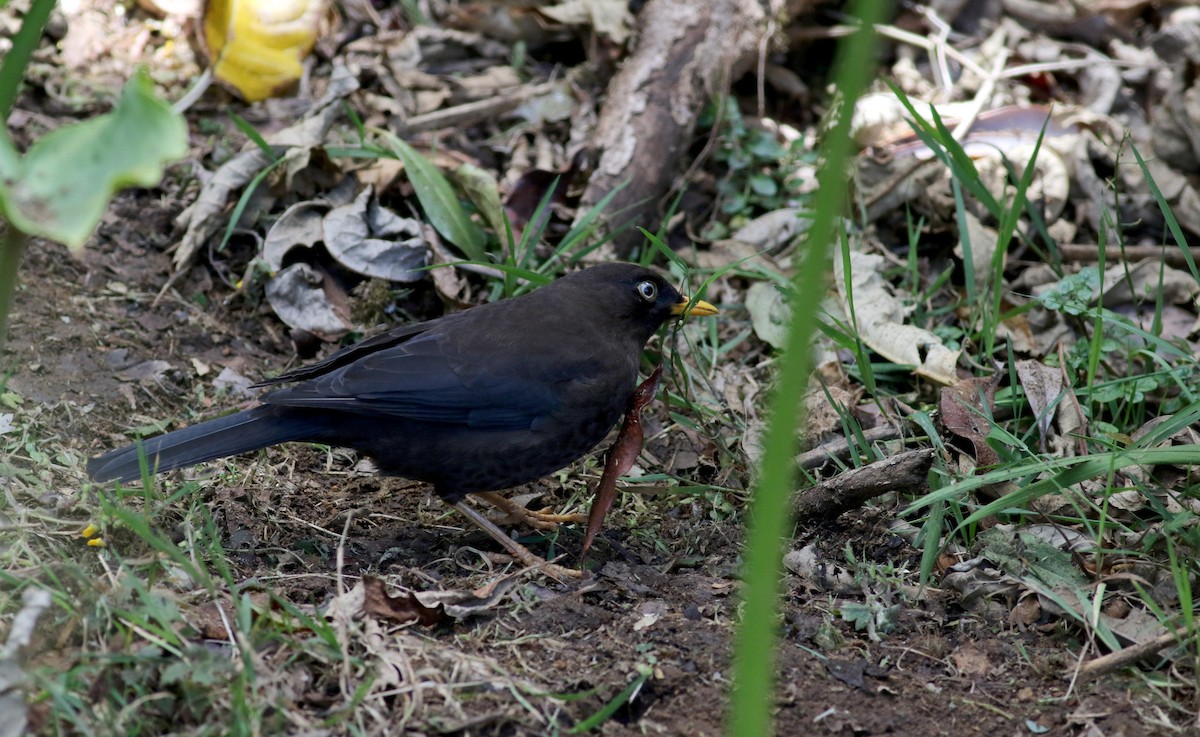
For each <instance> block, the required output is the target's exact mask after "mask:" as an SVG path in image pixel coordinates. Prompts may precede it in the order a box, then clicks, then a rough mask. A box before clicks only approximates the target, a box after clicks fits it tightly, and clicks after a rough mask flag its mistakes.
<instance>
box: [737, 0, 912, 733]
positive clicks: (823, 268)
mask: <svg viewBox="0 0 1200 737" xmlns="http://www.w3.org/2000/svg"><path fill="white" fill-rule="evenodd" d="M889 7H890V3H886V2H872V1H871V0H857V2H855V3H854V4H853V7H852V8H851V13H852V14H853V15H854V17H857V18H858V19H859V22H860V25H859V28H858V30H857V31H855V32H854V33H853V34H852V35H850V36H848V37H846V38H844V39H843V40H842V42H841V43H840V44H839V45H838V51H837V57H836V59H835V61H834V65H833V74H834V86H835V87H836V89H837V90H838V92H839V93H840V95H841V98H840V99H838V100H837V103H836V104H837V111H836V114H835V115H834V116H833V120H834V121H836V122H835V123H834V125H833V127H832V129H831V130H830V131H829V132H828V133H827V134H826V136H825V140H824V142H823V143H822V146H821V153H822V159H823V165H822V168H821V171H820V173H819V175H818V182H819V184H820V186H819V188H818V191H817V198H816V201H815V204H814V209H815V213H814V216H813V221H812V227H811V228H810V229H809V231H808V237H807V239H806V241H805V244H804V248H803V260H802V261H801V262H800V267H799V268H798V270H797V273H796V277H795V280H794V283H793V286H794V294H795V296H794V297H793V299H792V325H791V328H790V329H789V331H788V342H787V346H786V348H785V350H784V353H783V355H782V356H781V357H780V359H779V375H778V378H777V380H776V384H775V388H774V391H773V396H772V398H771V405H770V425H769V427H768V430H767V433H766V436H765V438H764V452H763V460H762V471H761V473H760V474H759V482H758V486H757V487H756V489H755V491H754V497H753V499H754V501H753V506H752V509H751V513H750V522H749V529H748V531H747V533H746V553H745V569H744V573H743V584H742V611H741V617H742V619H741V623H740V624H739V626H738V631H737V638H736V641H735V646H734V663H733V697H732V701H731V705H730V715H729V724H728V725H727V727H726V732H727V734H729V735H732V736H735V737H767V735H770V734H772V732H773V729H772V719H771V712H772V711H773V708H774V700H775V669H776V663H775V656H776V651H777V649H778V646H779V642H778V640H779V637H778V628H779V622H778V621H777V620H776V613H777V612H778V608H779V601H778V600H779V579H780V570H781V568H782V558H783V556H782V547H783V542H784V539H785V536H786V535H787V531H788V525H789V524H790V515H789V514H788V502H789V498H790V496H791V494H792V491H793V489H794V487H795V481H796V464H795V460H794V459H795V454H796V450H797V443H796V426H797V423H798V420H799V416H798V411H797V409H798V407H799V406H800V404H801V402H800V399H801V397H803V395H804V389H805V386H806V385H807V384H808V374H809V371H810V370H811V368H812V357H811V355H810V350H809V347H810V341H811V340H812V336H813V333H814V331H815V329H816V315H817V309H818V307H819V306H820V303H821V299H822V298H823V297H824V296H825V292H826V289H827V286H828V273H829V246H830V245H831V244H832V243H834V241H835V238H836V237H837V236H836V234H837V233H839V231H840V230H841V229H844V227H845V226H844V225H843V224H842V223H843V212H844V208H845V202H846V193H847V189H848V188H847V186H846V163H847V161H848V159H849V157H850V153H851V150H850V118H851V114H852V113H853V111H854V104H855V102H856V101H857V100H858V96H859V94H860V93H861V91H862V89H863V87H864V86H865V85H866V82H867V78H868V76H869V75H870V74H872V73H873V72H874V69H875V65H874V63H873V59H874V54H873V51H874V28H873V26H874V24H875V23H877V22H880V21H881V20H882V19H883V17H884V14H885V13H886V12H887V10H888V9H889Z"/></svg>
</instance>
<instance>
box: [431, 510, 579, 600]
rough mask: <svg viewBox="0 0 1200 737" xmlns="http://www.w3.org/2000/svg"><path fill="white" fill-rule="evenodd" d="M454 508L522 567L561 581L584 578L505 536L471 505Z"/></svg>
mask: <svg viewBox="0 0 1200 737" xmlns="http://www.w3.org/2000/svg"><path fill="white" fill-rule="evenodd" d="M477 496H478V495H477ZM454 508H455V509H457V510H458V511H459V512H460V513H461V514H462V515H463V516H464V517H466V518H467V519H469V520H471V522H473V523H474V524H475V526H476V527H478V528H479V529H481V530H483V531H484V532H486V533H487V534H488V536H490V537H491V538H492V539H493V540H495V541H496V542H498V543H500V545H501V546H502V547H503V548H504V550H505V552H507V553H508V554H509V555H511V556H512V557H513V558H514V559H515V560H516V561H517V562H519V563H520V564H521V565H525V566H530V567H533V568H540V569H542V570H543V571H545V572H546V574H547V575H549V576H551V577H553V578H557V579H560V580H561V579H564V578H583V571H580V570H577V569H574V568H565V567H563V566H560V565H558V564H556V563H551V562H549V561H547V560H546V559H544V558H542V557H541V556H538V555H536V554H534V553H533V551H531V550H530V549H529V548H527V547H525V546H524V545H522V544H521V543H519V542H517V541H516V540H513V539H512V538H511V537H509V536H508V535H505V534H504V530H501V529H500V528H499V527H497V526H496V525H495V523H494V522H492V521H491V520H490V519H488V518H487V517H485V516H483V515H482V514H480V513H479V510H477V509H475V508H474V507H472V506H471V505H470V504H467V503H466V502H465V501H462V500H461V499H460V500H459V501H457V502H454Z"/></svg>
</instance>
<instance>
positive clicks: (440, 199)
mask: <svg viewBox="0 0 1200 737" xmlns="http://www.w3.org/2000/svg"><path fill="white" fill-rule="evenodd" d="M380 133H381V134H382V136H383V139H384V141H385V142H387V145H388V146H389V147H390V148H391V149H392V152H393V153H395V154H396V156H397V157H398V158H399V159H400V160H401V161H403V162H404V170H405V173H407V174H408V179H409V181H411V182H412V185H413V189H414V190H416V192H417V199H418V200H419V201H420V202H421V207H422V209H424V210H425V217H427V218H429V223H430V224H431V225H433V227H434V228H436V229H437V232H439V233H441V234H442V236H443V237H445V239H446V240H448V241H450V242H451V243H453V244H454V245H456V246H458V247H459V248H461V249H462V252H463V253H464V254H466V256H467V258H469V259H471V260H472V261H486V260H487V256H486V254H485V253H484V246H485V244H486V243H487V237H486V236H485V235H484V232H483V229H482V228H480V227H479V225H478V224H477V223H476V222H475V221H474V220H472V219H471V217H470V216H469V215H467V211H466V210H464V209H463V206H462V204H460V203H459V201H458V197H456V196H455V194H454V190H453V188H451V186H450V180H449V179H447V178H446V175H445V174H442V172H441V170H440V169H438V168H437V167H436V166H434V165H433V164H432V163H430V161H429V159H427V158H425V157H424V156H422V155H421V154H419V153H417V150H416V149H414V148H413V147H412V146H410V145H408V144H407V143H405V142H404V141H401V140H400V139H399V138H396V137H395V136H394V135H392V134H391V133H388V132H387V131H380Z"/></svg>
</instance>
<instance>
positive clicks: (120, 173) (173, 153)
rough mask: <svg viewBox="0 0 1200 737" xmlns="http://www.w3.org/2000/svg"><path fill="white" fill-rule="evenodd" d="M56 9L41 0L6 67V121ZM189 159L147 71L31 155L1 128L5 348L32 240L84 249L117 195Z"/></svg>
mask: <svg viewBox="0 0 1200 737" xmlns="http://www.w3.org/2000/svg"><path fill="white" fill-rule="evenodd" d="M53 7H54V2H53V0H34V2H33V4H32V6H31V8H30V11H29V13H27V14H26V16H25V19H24V21H23V23H22V24H21V30H20V32H19V33H18V34H17V36H16V38H14V39H13V48H12V51H10V52H9V53H8V55H7V56H5V58H4V61H3V65H2V66H0V119H3V120H7V119H8V114H9V112H10V111H11V109H12V105H13V102H14V101H15V100H16V97H17V92H18V90H19V87H20V83H21V80H22V77H23V75H24V70H25V67H26V65H27V64H28V62H29V58H30V56H31V55H32V54H33V50H34V48H36V46H37V43H38V41H39V39H40V38H41V33H42V28H43V27H44V26H45V23H46V20H47V19H48V18H49V16H50V10H51V9H52V8H53ZM185 153H187V127H186V125H185V124H184V122H183V118H182V117H180V116H179V114H178V113H175V112H174V111H172V110H171V108H170V106H169V105H167V104H166V103H165V102H163V101H162V100H160V99H158V97H157V96H156V95H155V94H154V86H153V84H152V83H151V81H150V78H149V77H148V76H147V75H146V74H145V73H144V72H139V73H137V74H136V75H135V76H134V78H133V79H131V80H130V81H129V84H128V85H126V87H125V91H124V92H123V93H122V95H121V98H120V100H119V102H118V103H117V105H116V107H115V108H114V109H113V111H112V112H110V113H108V114H106V115H101V116H98V117H95V118H92V119H91V120H85V121H82V122H80V123H75V124H72V125H68V126H64V127H62V128H59V129H58V130H55V131H53V132H51V133H48V134H46V135H45V136H42V137H41V138H40V139H39V140H38V141H36V142H35V143H34V144H33V145H32V146H31V147H30V148H29V150H28V151H26V152H25V154H24V156H22V155H21V153H20V152H19V151H17V149H16V147H14V146H13V143H12V141H11V140H9V138H8V134H7V132H6V131H5V130H4V128H0V220H3V221H4V223H3V224H4V226H5V227H4V232H3V235H0V347H2V346H3V344H4V336H5V327H6V325H7V323H8V310H9V306H10V305H11V303H12V300H13V297H14V294H15V292H16V286H17V271H18V269H19V267H20V264H21V259H22V257H23V256H24V254H25V249H26V247H27V245H28V242H29V239H30V238H31V237H33V236H40V237H43V238H48V239H50V240H53V241H57V242H59V243H62V244H64V245H66V246H68V247H70V248H72V249H79V248H82V247H83V243H84V241H85V240H87V237H88V236H89V235H90V234H91V232H92V230H93V229H94V228H95V227H96V223H98V222H99V221H100V218H101V216H103V214H104V211H105V209H106V208H107V207H108V203H109V200H111V199H112V196H113V195H114V194H115V193H116V192H117V191H119V190H121V189H123V188H125V187H131V186H141V187H149V186H153V185H155V184H157V183H158V181H159V179H160V178H161V177H162V168H163V165H164V164H165V163H166V162H168V161H171V160H173V159H178V158H181V157H182V156H183V155H184V154H185Z"/></svg>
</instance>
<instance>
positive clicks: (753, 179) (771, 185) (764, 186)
mask: <svg viewBox="0 0 1200 737" xmlns="http://www.w3.org/2000/svg"><path fill="white" fill-rule="evenodd" d="M750 189H752V190H754V193H755V194H757V195H761V196H763V197H774V196H775V195H777V194H779V184H778V183H777V182H776V181H775V180H774V179H772V178H771V177H770V175H768V174H751V175H750Z"/></svg>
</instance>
